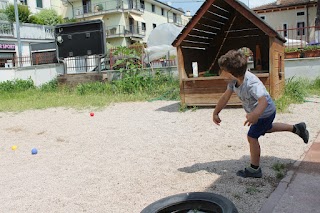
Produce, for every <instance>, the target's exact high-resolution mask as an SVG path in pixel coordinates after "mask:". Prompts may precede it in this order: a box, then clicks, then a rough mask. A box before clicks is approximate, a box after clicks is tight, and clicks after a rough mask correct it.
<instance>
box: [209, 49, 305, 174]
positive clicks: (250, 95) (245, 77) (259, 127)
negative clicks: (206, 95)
mask: <svg viewBox="0 0 320 213" xmlns="http://www.w3.org/2000/svg"><path fill="white" fill-rule="evenodd" d="M218 63H219V66H220V69H221V75H220V76H222V77H225V78H226V79H227V81H228V87H227V90H226V91H225V93H224V94H223V95H222V97H221V98H220V99H219V101H218V104H217V106H216V107H215V109H214V112H213V122H214V123H215V124H217V125H220V122H221V120H220V118H219V113H220V111H221V110H222V109H223V108H224V107H225V106H226V104H227V103H228V101H229V99H230V97H231V94H232V93H233V92H235V93H236V94H237V95H238V97H239V98H240V100H241V102H242V105H243V108H244V110H245V111H246V113H247V115H246V120H245V122H244V125H245V126H246V125H248V126H250V129H249V131H248V135H247V138H248V142H249V145H250V159H251V165H250V166H249V167H247V168H245V169H244V170H240V171H238V172H237V175H238V176H241V177H244V178H246V177H254V178H261V177H262V171H261V168H260V167H259V164H260V152H261V151H260V145H259V141H258V139H259V137H260V136H262V135H264V134H265V133H271V132H282V131H289V132H293V133H295V134H297V135H298V136H300V137H301V138H302V139H303V141H304V142H305V143H308V140H309V132H308V130H307V129H306V124H305V123H303V122H302V123H298V124H295V125H289V124H285V123H273V120H274V118H275V115H276V107H275V105H274V103H273V101H272V99H271V97H270V95H269V93H268V92H267V90H266V88H265V86H264V85H263V83H262V82H261V81H260V80H259V78H258V77H256V76H255V75H254V74H252V73H251V72H249V71H247V59H246V57H245V55H244V54H243V53H242V52H241V51H237V50H230V51H229V52H227V53H226V54H225V55H223V56H221V57H220V58H219V60H218Z"/></svg>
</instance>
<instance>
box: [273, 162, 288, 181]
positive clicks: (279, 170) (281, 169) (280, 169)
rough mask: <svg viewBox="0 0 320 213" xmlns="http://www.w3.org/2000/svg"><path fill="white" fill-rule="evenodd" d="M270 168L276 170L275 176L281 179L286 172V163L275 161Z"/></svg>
mask: <svg viewBox="0 0 320 213" xmlns="http://www.w3.org/2000/svg"><path fill="white" fill-rule="evenodd" d="M272 169H273V170H274V171H275V172H276V177H277V178H278V179H282V178H283V177H284V175H285V173H286V165H285V164H283V163H279V162H277V163H275V164H273V165H272Z"/></svg>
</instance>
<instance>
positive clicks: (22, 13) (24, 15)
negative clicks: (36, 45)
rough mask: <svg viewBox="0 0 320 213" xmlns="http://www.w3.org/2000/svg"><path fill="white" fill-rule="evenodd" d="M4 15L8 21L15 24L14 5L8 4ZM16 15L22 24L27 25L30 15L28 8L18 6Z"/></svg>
mask: <svg viewBox="0 0 320 213" xmlns="http://www.w3.org/2000/svg"><path fill="white" fill-rule="evenodd" d="M4 13H5V14H6V15H7V16H8V20H9V21H11V22H15V21H16V18H15V13H14V5H13V4H9V5H8V6H7V7H6V9H5V11H4ZM18 13H19V20H20V22H22V23H29V16H30V14H31V12H30V10H29V7H28V6H26V5H22V4H19V5H18Z"/></svg>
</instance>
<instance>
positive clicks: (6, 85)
mask: <svg viewBox="0 0 320 213" xmlns="http://www.w3.org/2000/svg"><path fill="white" fill-rule="evenodd" d="M34 88H35V86H34V83H33V80H32V79H31V78H29V79H28V80H19V79H16V80H13V81H4V82H1V83H0V91H4V92H19V91H25V90H28V89H34Z"/></svg>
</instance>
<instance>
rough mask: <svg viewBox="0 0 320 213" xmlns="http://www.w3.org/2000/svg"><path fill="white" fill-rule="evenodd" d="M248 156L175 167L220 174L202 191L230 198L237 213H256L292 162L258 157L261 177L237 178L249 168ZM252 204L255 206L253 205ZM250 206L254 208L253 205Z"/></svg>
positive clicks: (184, 170)
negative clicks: (240, 172)
mask: <svg viewBox="0 0 320 213" xmlns="http://www.w3.org/2000/svg"><path fill="white" fill-rule="evenodd" d="M249 162H250V156H243V157H242V158H240V159H239V160H225V161H212V162H205V163H196V164H193V165H190V166H187V167H183V168H179V169H178V171H180V172H184V173H196V172H201V171H202V172H203V171H205V172H208V173H215V174H217V175H220V177H219V178H218V179H217V180H216V181H214V182H213V183H212V184H210V185H208V186H207V187H206V188H205V190H203V191H204V192H213V193H216V194H220V195H222V196H225V197H227V198H228V199H230V200H231V201H232V202H233V203H234V204H235V205H236V207H237V209H238V211H239V212H258V211H259V209H260V207H261V206H262V204H263V203H259V201H261V200H263V201H265V200H266V198H267V197H268V196H269V195H270V194H271V193H272V192H273V191H274V189H275V188H276V187H277V185H278V184H279V182H280V180H281V179H282V178H283V177H284V176H285V174H286V172H287V171H288V170H292V169H293V163H294V160H292V159H283V158H277V157H272V156H265V157H264V156H262V157H261V164H260V166H261V168H262V172H263V177H262V178H241V177H238V176H236V172H237V171H238V170H240V169H244V167H245V166H247V165H249ZM254 203H255V204H254ZM253 204H254V205H253Z"/></svg>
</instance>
